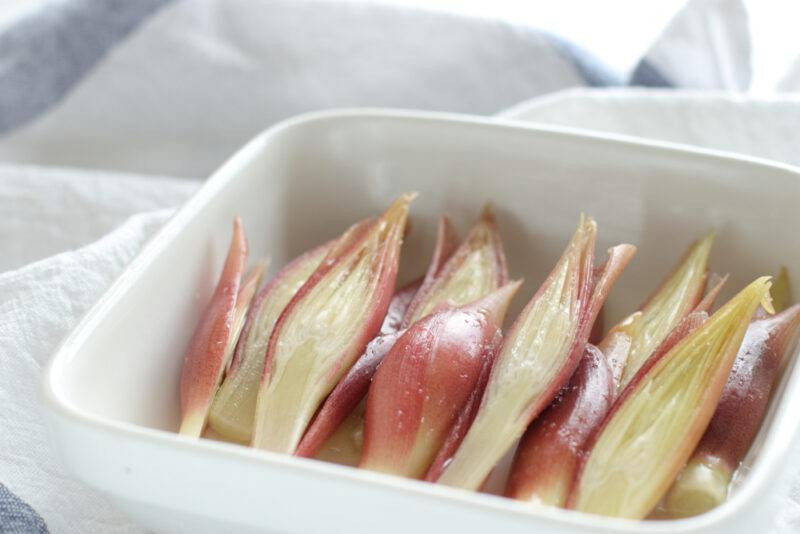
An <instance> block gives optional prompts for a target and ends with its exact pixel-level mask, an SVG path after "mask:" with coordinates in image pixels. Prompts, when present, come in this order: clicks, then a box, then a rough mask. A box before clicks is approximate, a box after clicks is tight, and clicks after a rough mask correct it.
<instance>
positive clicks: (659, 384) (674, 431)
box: [569, 277, 770, 519]
mask: <svg viewBox="0 0 800 534" xmlns="http://www.w3.org/2000/svg"><path fill="white" fill-rule="evenodd" d="M769 285H770V284H769V281H768V278H766V277H765V278H759V279H757V280H756V281H754V282H753V283H751V284H750V285H749V286H748V287H747V288H745V289H744V290H743V291H741V292H740V293H739V294H738V295H737V296H736V297H734V298H733V299H732V300H731V301H730V302H728V303H727V304H726V305H725V306H723V307H722V308H721V309H720V310H719V311H717V312H716V313H715V314H714V315H713V316H712V317H711V318H710V319H708V320H707V321H705V323H704V324H703V325H702V326H700V327H699V328H696V329H695V330H693V331H692V332H691V333H690V334H689V335H687V336H685V337H684V338H683V339H681V340H680V341H679V342H677V344H675V345H674V346H672V347H671V348H669V349H668V350H664V351H663V352H660V353H659V354H656V355H655V356H654V357H653V358H651V359H650V360H648V362H647V363H646V365H645V366H644V367H643V368H642V369H641V370H640V372H639V373H638V374H637V375H636V377H635V378H634V379H633V380H632V381H631V383H630V384H629V385H628V386H627V387H626V388H625V390H624V391H623V392H622V394H621V395H620V398H619V399H618V400H617V401H616V403H615V404H614V406H613V407H612V409H611V411H610V413H609V414H608V416H607V417H606V419H605V421H604V422H603V423H602V424H601V425H600V426H599V428H598V430H597V431H596V432H595V433H594V434H593V436H592V437H591V438H589V440H588V442H587V447H586V449H587V451H588V452H587V454H586V457H585V459H584V460H583V462H582V465H581V468H580V470H579V474H578V476H577V477H576V482H575V484H574V486H573V489H572V492H571V495H570V499H569V506H570V507H571V508H574V509H576V510H580V511H583V512H589V513H595V514H601V515H609V516H615V517H625V518H632V519H640V518H644V517H646V516H647V514H648V513H650V511H651V510H652V509H653V507H654V506H655V505H656V504H657V503H658V501H659V500H660V499H661V498H662V496H663V495H664V494H665V493H666V491H667V490H668V489H669V486H670V484H671V483H672V481H673V479H674V478H675V476H676V475H677V474H678V472H679V471H680V469H681V468H682V467H683V465H684V464H685V463H686V461H687V460H688V459H689V456H690V455H691V453H692V451H693V450H694V448H695V446H696V445H697V443H698V441H699V440H700V438H701V436H702V434H703V432H704V431H705V429H706V427H707V425H708V423H709V421H710V419H711V416H712V415H713V413H714V410H715V408H716V406H717V403H718V401H719V399H720V395H721V394H722V389H723V387H724V385H725V382H726V381H727V378H728V374H729V373H730V370H731V366H732V365H733V361H734V358H735V357H736V353H737V351H738V350H739V346H740V345H741V342H742V338H743V337H744V334H745V331H746V329H747V325H748V323H749V321H750V318H751V317H752V316H753V312H755V310H756V308H757V307H758V305H759V303H762V305H764V306H765V308H769V306H770V305H769ZM698 313H705V312H698Z"/></svg>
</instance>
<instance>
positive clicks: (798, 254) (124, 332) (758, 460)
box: [44, 110, 800, 534]
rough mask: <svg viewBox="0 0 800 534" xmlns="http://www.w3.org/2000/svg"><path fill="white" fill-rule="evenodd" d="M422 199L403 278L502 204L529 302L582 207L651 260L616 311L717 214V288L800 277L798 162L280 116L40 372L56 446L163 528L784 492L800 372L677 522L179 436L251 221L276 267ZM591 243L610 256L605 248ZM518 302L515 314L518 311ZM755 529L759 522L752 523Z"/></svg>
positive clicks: (496, 129) (398, 118) (434, 516)
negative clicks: (785, 275) (713, 490)
mask: <svg viewBox="0 0 800 534" xmlns="http://www.w3.org/2000/svg"><path fill="white" fill-rule="evenodd" d="M410 190H415V191H419V192H420V196H419V198H418V199H417V200H416V201H415V203H414V205H413V206H412V212H411V216H412V223H413V230H412V232H411V233H410V234H409V236H408V238H407V241H406V243H405V244H404V253H403V258H404V259H403V264H402V267H401V276H402V277H404V278H410V277H412V276H414V275H416V274H418V273H421V272H422V271H423V269H424V267H425V263H426V262H427V260H428V256H429V254H430V250H431V247H432V241H433V232H434V229H435V220H436V217H437V216H438V215H439V214H440V213H442V212H447V213H449V214H451V215H452V216H453V219H454V221H455V222H456V224H457V225H458V226H459V227H460V228H461V229H462V231H463V230H464V229H465V228H466V226H467V225H468V224H469V222H470V221H471V220H472V219H473V218H474V217H476V215H477V214H478V212H479V210H480V208H481V206H482V205H483V204H484V203H485V202H486V201H491V202H493V204H494V205H495V207H496V210H497V212H498V219H499V225H500V231H501V234H502V235H503V239H504V242H505V245H506V250H507V254H508V256H509V266H510V272H511V275H512V277H520V276H521V277H524V278H525V280H526V284H525V286H524V287H523V289H522V290H521V291H520V292H519V295H518V297H517V299H516V301H515V302H516V304H515V306H516V309H519V308H520V307H521V305H522V304H524V302H525V301H526V300H527V299H528V298H530V296H531V294H532V292H533V291H534V289H535V288H536V287H537V286H538V285H539V284H540V283H541V281H542V280H543V278H544V276H545V274H546V272H547V271H548V269H549V268H550V267H551V266H552V265H553V264H554V262H555V261H556V259H557V258H558V256H559V254H560V252H561V249H562V247H563V246H564V244H565V243H566V241H567V240H568V238H569V236H570V235H571V232H572V231H573V230H574V227H575V225H576V223H577V219H578V215H579V213H580V212H581V211H583V212H586V213H588V214H591V215H592V216H593V217H595V218H596V220H597V221H598V224H599V229H600V231H599V237H600V248H599V250H600V251H601V252H602V250H604V249H605V248H606V247H607V246H610V245H611V244H614V243H618V242H630V243H633V244H636V245H637V246H638V247H639V253H638V254H637V257H636V258H635V259H634V261H633V262H632V265H631V266H630V267H629V268H628V270H627V271H626V273H625V274H624V275H623V278H622V280H621V283H620V284H619V285H618V287H617V288H616V289H615V290H614V292H613V293H612V296H611V298H610V302H609V306H608V312H609V315H610V316H611V318H612V319H613V318H619V317H620V316H621V315H622V314H623V313H625V312H627V311H630V310H632V309H633V308H634V307H636V306H637V305H638V304H639V303H640V301H641V300H642V299H643V298H644V297H645V296H646V294H647V293H648V292H649V291H650V290H651V289H652V287H653V286H654V285H655V284H656V283H657V281H658V280H659V279H660V278H661V277H662V276H663V275H664V274H665V273H666V272H667V271H668V270H669V269H670V268H671V267H672V265H673V264H674V262H675V261H676V258H677V257H678V256H679V255H680V254H681V252H682V251H683V249H684V248H685V246H686V245H687V244H688V243H689V242H690V241H692V240H693V239H694V238H696V237H698V236H700V235H702V234H703V233H704V232H706V231H707V230H708V229H709V228H712V227H713V228H716V229H717V232H718V237H717V243H716V245H715V249H714V252H713V255H712V259H711V267H712V269H716V270H718V271H722V272H728V271H730V272H731V275H732V276H731V280H730V282H729V284H728V286H727V287H728V294H726V295H724V296H723V298H724V299H726V298H727V297H729V296H730V295H731V294H732V293H733V292H734V291H736V290H738V289H739V288H741V287H742V286H743V285H744V284H745V283H747V282H748V281H750V280H751V279H753V278H754V277H755V276H757V275H761V274H769V273H773V272H775V271H776V270H777V268H778V266H779V264H781V263H784V264H786V265H788V266H789V267H790V274H791V276H792V277H793V279H795V280H797V279H799V278H800V271H798V267H800V247H799V246H797V235H796V229H797V228H798V227H799V226H800V224H799V223H800V210H798V209H797V205H798V200H800V173H798V171H796V170H794V169H793V168H791V167H788V166H781V165H778V164H772V163H769V162H766V161H759V160H756V159H748V158H738V157H732V156H729V155H725V154H722V153H715V152H710V151H700V150H697V151H693V150H687V149H684V148H677V147H674V146H671V145H668V144H665V143H639V142H631V141H629V140H623V139H616V138H613V137H612V136H600V135H586V134H580V133H576V132H573V131H570V130H568V129H563V128H548V127H540V126H532V125H524V124H519V123H513V122H511V121H504V120H499V119H487V118H478V117H469V116H456V115H447V114H435V113H421V112H402V111H381V110H363V111H358V110H354V111H333V112H323V113H315V114H309V115H304V116H301V117H298V118H294V119H291V120H288V121H285V122H282V123H280V124H278V125H276V126H274V127H272V128H270V129H268V130H266V131H265V132H264V133H262V134H260V135H259V136H257V137H256V138H255V139H253V140H252V141H250V142H249V143H248V144H247V145H246V146H244V148H242V149H241V150H240V151H239V152H238V153H236V154H235V155H234V156H233V157H232V158H231V159H230V160H228V161H227V162H226V163H225V164H224V165H223V166H222V167H221V168H220V169H219V170H218V171H217V172H216V173H215V174H214V175H213V176H212V177H211V178H210V179H209V180H208V181H207V183H206V184H205V185H204V186H203V188H202V189H201V190H200V191H199V192H198V193H197V194H196V195H195V196H194V197H193V198H192V199H191V200H190V201H189V202H188V203H187V204H186V206H184V207H183V208H182V209H181V210H180V211H179V212H178V213H177V214H176V215H175V216H174V217H173V218H172V219H171V220H170V221H169V222H168V223H167V224H166V225H165V226H164V228H163V229H162V230H161V231H160V232H159V233H158V234H157V235H156V236H155V237H154V238H153V240H152V241H151V242H150V243H149V244H148V245H147V247H146V248H145V249H144V250H143V251H142V253H141V254H140V255H139V256H138V258H137V259H136V260H135V261H134V262H133V263H132V264H131V265H130V266H129V267H128V268H127V269H126V270H125V272H124V273H123V274H122V275H121V276H120V278H119V279H118V280H117V281H116V283H114V285H113V286H112V287H111V289H109V291H108V292H107V293H106V294H105V296H104V297H103V298H102V299H101V300H100V302H98V303H97V305H96V306H95V307H94V308H93V309H92V310H91V312H90V313H89V314H88V315H87V316H86V317H85V318H84V319H83V321H82V322H81V323H80V325H79V326H78V327H77V328H76V330H75V331H74V332H73V333H72V334H71V335H70V336H69V338H68V339H67V340H66V341H65V342H64V343H63V345H62V347H61V348H60V349H59V351H58V352H57V354H56V355H55V357H54V358H53V360H52V363H51V364H50V366H49V368H48V369H47V372H46V374H45V379H44V395H45V399H46V402H45V404H46V406H47V411H48V415H49V417H48V419H49V422H50V426H51V428H52V434H53V436H54V440H55V442H56V444H57V447H58V449H59V450H60V452H61V454H62V457H63V460H64V462H65V463H66V465H67V466H68V467H69V468H70V469H71V470H72V472H73V473H74V474H75V475H76V476H77V477H79V478H81V479H83V480H84V481H86V482H87V483H89V484H90V485H92V486H94V487H96V488H99V489H100V490H102V491H104V492H106V493H107V494H108V495H109V496H110V497H112V498H113V499H114V501H115V502H116V503H117V504H118V505H119V506H120V508H122V509H123V510H125V511H126V512H127V513H128V514H129V515H130V516H131V517H132V518H133V519H135V520H136V521H137V522H139V523H141V524H142V525H144V526H146V527H148V528H150V529H152V530H154V531H156V532H163V533H166V532H194V533H204V532H208V533H211V532H240V533H249V532H278V533H322V532H325V533H335V532H342V533H344V532H347V533H349V534H356V533H370V534H373V533H375V532H381V533H382V534H392V533H408V532H437V531H440V532H462V533H482V534H485V533H486V532H503V533H505V534H515V533H531V532H537V533H540V534H547V533H556V532H558V533H565V534H579V533H584V532H590V531H591V532H637V533H659V532H683V533H694V532H701V531H702V532H704V533H726V534H730V533H750V532H755V531H764V530H765V529H766V528H767V527H768V526H769V525H770V521H771V520H772V518H773V516H774V513H775V507H776V506H777V502H776V499H775V497H774V494H773V493H774V492H772V491H771V490H772V485H773V483H774V481H775V479H776V478H778V477H779V475H780V471H781V469H780V468H781V466H782V463H783V462H785V461H786V456H787V453H788V450H789V447H790V445H791V441H792V439H793V438H794V437H795V436H796V435H797V433H798V425H800V420H798V418H797V417H796V416H794V415H793V414H792V413H791V409H790V408H791V407H792V406H795V407H796V406H800V366H798V365H797V362H796V361H793V363H792V365H791V366H790V367H789V368H788V369H787V371H786V373H785V374H784V376H783V379H782V381H781V383H780V386H779V388H778V389H777V392H776V394H775V396H774V398H773V402H772V404H771V407H770V411H769V413H768V416H767V420H766V423H765V425H764V426H763V428H762V431H761V433H760V435H759V437H758V438H757V440H756V443H755V444H754V446H753V448H752V450H751V452H750V454H749V456H748V457H747V459H746V461H745V465H746V469H744V470H743V471H746V476H742V477H740V478H739V479H738V480H737V481H736V482H735V484H734V485H735V487H734V488H733V492H732V496H731V498H730V499H729V501H728V502H727V503H725V504H724V505H723V506H721V507H719V508H717V509H716V510H713V511H711V512H709V513H707V514H704V515H702V516H698V517H695V518H691V519H685V520H680V521H641V522H637V521H627V520H614V519H608V518H604V517H599V516H591V515H584V514H580V513H575V512H570V511H565V510H559V509H548V508H540V507H535V506H531V505H526V504H524V503H519V502H515V501H512V500H509V499H504V498H501V497H497V496H493V495H486V494H478V493H470V492H466V491H461V490H457V489H451V488H445V487H439V486H436V485H433V484H427V483H423V482H417V481H413V480H405V479H401V478H397V477H390V476H386V475H381V474H377V473H371V472H365V471H360V470H356V469H352V468H348V467H343V466H337V465H331V464H325V463H322V462H318V461H315V460H306V459H298V458H293V457H289V456H283V455H276V454H272V453H265V452H261V451H256V450H251V449H248V448H245V447H241V446H238V445H233V444H226V443H221V442H215V441H210V440H200V441H197V440H192V439H189V438H185V437H182V436H179V435H177V434H175V433H174V430H175V429H176V428H177V425H178V381H179V373H180V367H181V362H182V356H183V351H184V348H185V345H186V342H187V339H188V337H189V335H190V334H191V332H192V330H193V327H194V325H195V322H196V321H197V319H198V315H199V313H200V311H201V309H202V307H203V304H204V303H205V302H206V299H207V298H208V297H209V295H210V293H211V291H212V289H213V285H214V281H215V279H216V277H217V275H218V272H219V271H218V270H219V269H220V268H221V265H222V260H223V257H224V254H225V252H226V249H227V244H228V239H229V237H230V235H229V234H230V222H231V220H232V218H233V217H234V215H236V214H240V215H241V216H242V218H243V221H244V224H245V228H246V229H247V232H248V235H249V237H250V246H251V257H252V258H256V257H259V256H263V255H269V256H270V257H271V258H272V265H273V269H272V272H274V271H275V268H276V267H278V266H280V265H282V264H284V263H285V262H286V261H288V260H289V259H291V258H292V257H293V256H295V255H296V254H298V253H300V252H302V251H304V250H306V249H308V248H310V247H312V246H314V245H315V244H318V243H321V242H323V241H325V240H326V239H329V238H330V237H332V236H334V235H336V234H338V233H339V232H341V231H342V230H343V229H344V228H345V227H346V226H348V225H349V224H350V223H351V222H352V221H355V220H357V219H359V218H362V217H364V216H367V215H370V214H375V213H378V212H379V211H380V210H381V209H382V208H383V207H384V206H386V205H387V204H388V203H389V202H390V200H391V199H392V198H393V197H395V196H396V195H397V194H398V193H400V192H403V191H410ZM601 252H600V253H601ZM512 311H513V310H512ZM757 529H759V530H757Z"/></svg>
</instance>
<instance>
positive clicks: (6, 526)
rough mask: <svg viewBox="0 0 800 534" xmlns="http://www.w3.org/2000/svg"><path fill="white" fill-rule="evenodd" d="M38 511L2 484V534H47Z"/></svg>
mask: <svg viewBox="0 0 800 534" xmlns="http://www.w3.org/2000/svg"><path fill="white" fill-rule="evenodd" d="M47 533H48V530H47V525H46V524H45V522H44V519H42V517H41V516H40V515H39V514H37V513H36V511H35V510H34V509H33V508H31V507H30V506H28V505H27V504H25V503H24V502H23V501H22V500H20V498H19V497H17V496H16V495H14V494H13V493H11V492H10V491H9V490H8V488H6V487H5V486H4V485H3V484H0V534H47Z"/></svg>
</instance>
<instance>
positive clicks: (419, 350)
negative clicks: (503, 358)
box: [360, 282, 520, 478]
mask: <svg viewBox="0 0 800 534" xmlns="http://www.w3.org/2000/svg"><path fill="white" fill-rule="evenodd" d="M519 285H520V283H519V282H514V283H510V284H507V285H505V286H504V287H502V288H501V289H498V290H497V291H495V292H493V293H491V294H489V295H488V296H486V297H484V298H483V299H481V300H479V301H477V302H474V303H472V304H467V305H465V306H461V307H458V308H450V307H442V308H441V309H439V310H438V311H434V312H433V313H431V314H428V315H426V316H425V317H424V318H422V319H420V320H419V321H417V322H415V323H414V324H413V325H412V326H410V327H409V328H408V329H407V330H406V331H405V333H404V334H403V335H402V336H400V337H399V338H398V339H397V342H396V343H395V344H394V346H393V347H392V349H391V350H390V351H389V354H388V355H387V356H386V358H385V359H384V361H383V363H382V364H381V366H380V368H379V369H378V371H377V373H376V374H375V378H374V380H373V382H372V386H371V387H370V389H369V395H368V397H367V409H366V421H365V426H364V449H363V456H362V458H361V463H360V467H362V468H366V469H371V470H374V471H381V472H385V473H392V474H396V475H402V476H407V477H411V478H421V477H422V476H423V475H424V474H425V471H426V470H427V469H428V466H429V465H430V463H431V462H432V461H433V459H434V456H435V455H436V453H437V451H438V450H439V449H440V448H441V446H442V443H443V442H444V440H445V438H446V436H447V433H448V431H449V430H450V428H451V427H452V425H453V423H454V422H455V421H456V418H457V417H458V415H459V413H460V412H461V410H462V409H463V406H464V404H465V403H466V402H467V400H468V399H469V397H470V395H471V393H472V391H473V390H474V389H475V386H476V383H477V381H478V379H479V377H480V374H481V370H482V369H483V367H484V365H485V363H486V362H487V361H491V360H492V359H493V358H494V354H495V352H496V350H497V348H498V346H499V344H500V339H501V335H500V326H501V325H502V323H503V320H504V318H505V314H506V311H507V309H508V305H509V303H510V301H511V298H512V297H513V296H514V293H515V292H516V291H517V289H519Z"/></svg>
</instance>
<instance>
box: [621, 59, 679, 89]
mask: <svg viewBox="0 0 800 534" xmlns="http://www.w3.org/2000/svg"><path fill="white" fill-rule="evenodd" d="M628 85H633V86H637V87H674V86H675V84H673V83H672V82H670V81H669V80H668V79H667V78H666V77H664V75H663V74H661V71H659V70H658V69H657V68H655V67H654V66H653V64H652V63H650V62H649V61H647V59H643V60H641V61H639V64H638V65H636V68H635V69H634V70H633V74H631V79H630V81H629V82H628Z"/></svg>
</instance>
